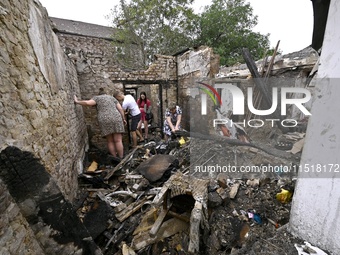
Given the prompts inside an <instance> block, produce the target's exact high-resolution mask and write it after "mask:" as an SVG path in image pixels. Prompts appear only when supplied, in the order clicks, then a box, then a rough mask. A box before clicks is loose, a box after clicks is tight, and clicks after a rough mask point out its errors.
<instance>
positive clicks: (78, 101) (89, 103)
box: [74, 95, 97, 106]
mask: <svg viewBox="0 0 340 255" xmlns="http://www.w3.org/2000/svg"><path fill="white" fill-rule="evenodd" d="M74 102H75V103H76V104H80V105H86V106H94V105H96V104H97V103H96V101H94V100H93V99H90V100H78V98H77V96H76V95H75V96H74Z"/></svg>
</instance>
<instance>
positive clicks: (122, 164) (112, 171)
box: [104, 146, 141, 180]
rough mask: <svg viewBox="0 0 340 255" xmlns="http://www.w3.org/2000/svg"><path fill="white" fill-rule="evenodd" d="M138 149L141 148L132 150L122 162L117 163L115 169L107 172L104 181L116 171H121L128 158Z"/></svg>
mask: <svg viewBox="0 0 340 255" xmlns="http://www.w3.org/2000/svg"><path fill="white" fill-rule="evenodd" d="M139 148H141V147H138V146H137V147H136V148H134V149H133V150H132V151H131V152H130V153H129V154H128V155H126V156H125V158H124V159H123V160H122V161H120V162H119V164H118V165H117V166H116V167H115V168H113V169H110V170H108V171H107V175H106V176H105V178H104V180H108V179H110V178H111V177H112V175H113V174H114V173H115V172H116V171H118V170H119V169H121V168H122V167H123V166H124V165H125V163H126V162H127V161H129V160H130V158H131V157H132V156H133V154H134V153H135V152H136V150H137V149H139Z"/></svg>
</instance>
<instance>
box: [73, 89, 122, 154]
mask: <svg viewBox="0 0 340 255" xmlns="http://www.w3.org/2000/svg"><path fill="white" fill-rule="evenodd" d="M74 102H75V103H76V104H80V105H83V106H96V109H97V119H98V123H99V127H100V131H101V135H102V136H103V137H106V140H107V147H108V150H109V153H110V154H111V155H112V156H114V157H117V156H118V157H119V158H120V159H122V158H123V155H124V147H123V141H122V138H123V133H124V132H125V128H124V125H126V120H125V114H124V110H123V108H122V106H121V105H120V103H119V102H118V101H117V99H115V98H114V97H113V96H110V95H107V94H106V93H105V91H104V89H103V88H100V89H99V95H98V96H94V97H93V98H91V99H90V100H78V98H77V96H76V95H75V96H74Z"/></svg>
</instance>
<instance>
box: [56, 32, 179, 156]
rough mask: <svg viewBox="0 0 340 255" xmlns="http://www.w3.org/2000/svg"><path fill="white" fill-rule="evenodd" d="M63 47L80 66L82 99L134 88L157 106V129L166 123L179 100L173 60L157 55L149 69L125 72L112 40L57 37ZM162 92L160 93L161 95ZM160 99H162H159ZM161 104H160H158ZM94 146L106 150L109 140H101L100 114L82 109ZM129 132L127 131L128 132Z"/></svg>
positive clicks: (79, 77) (154, 110) (126, 137)
mask: <svg viewBox="0 0 340 255" xmlns="http://www.w3.org/2000/svg"><path fill="white" fill-rule="evenodd" d="M56 34H57V36H58V38H59V41H60V44H61V47H62V48H63V49H64V51H66V52H69V57H70V59H72V61H73V62H74V63H75V64H76V66H77V72H78V79H79V86H80V97H81V98H82V99H90V98H91V97H93V96H94V95H97V94H98V91H99V88H101V87H103V88H105V89H106V91H108V93H113V92H114V91H115V90H117V89H118V90H123V88H124V87H125V88H134V89H136V91H137V97H136V99H137V98H138V96H139V93H140V92H141V91H146V92H150V93H152V94H150V95H148V97H149V98H150V100H151V101H152V104H153V106H154V109H153V112H154V115H155V125H158V124H160V123H163V118H162V117H163V115H164V112H165V109H166V107H167V105H168V102H170V101H177V100H178V89H177V86H178V84H177V63H176V57H174V56H163V55H156V56H155V61H154V63H153V64H152V65H150V66H149V67H147V68H146V69H141V70H129V71H128V70H123V69H122V68H121V67H120V65H119V64H118V63H116V61H115V57H114V54H115V52H114V51H115V48H114V46H113V44H112V41H111V40H107V39H105V38H93V37H86V36H82V35H75V34H72V35H71V34H67V33H63V32H61V31H59V32H57V33H56ZM160 90H161V93H160ZM160 95H162V96H161V98H160ZM158 101H159V102H158ZM82 108H83V110H84V114H85V119H86V124H87V126H88V128H89V130H90V134H91V142H92V143H93V144H94V145H96V146H97V147H99V148H101V149H103V150H107V145H106V140H105V138H102V137H101V136H100V130H99V125H98V122H97V113H96V110H95V108H94V107H82ZM126 131H127V130H126ZM128 135H129V134H128V133H127V132H126V133H125V135H124V148H125V149H128V144H127V143H128Z"/></svg>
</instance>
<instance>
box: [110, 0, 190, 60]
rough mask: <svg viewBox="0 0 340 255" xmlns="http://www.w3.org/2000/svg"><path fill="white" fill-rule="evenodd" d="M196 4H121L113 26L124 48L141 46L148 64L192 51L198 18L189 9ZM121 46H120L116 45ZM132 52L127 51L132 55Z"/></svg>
mask: <svg viewBox="0 0 340 255" xmlns="http://www.w3.org/2000/svg"><path fill="white" fill-rule="evenodd" d="M192 1H193V0H131V1H130V2H129V3H125V2H124V0H121V2H120V5H119V6H116V7H115V9H114V13H113V26H114V28H117V29H118V31H119V32H117V33H116V34H115V35H114V39H115V40H116V41H118V42H119V41H120V42H124V44H123V45H119V46H120V47H130V46H129V44H132V45H135V46H136V45H138V48H143V49H144V53H145V58H144V60H145V64H148V63H150V62H151V61H152V60H153V56H154V55H155V54H164V55H172V54H174V53H176V52H177V51H179V50H182V49H183V47H190V46H191V44H192V42H193V38H194V37H195V35H196V34H197V33H195V29H196V27H197V26H196V25H195V20H196V19H197V18H196V15H195V14H194V12H193V9H192V8H190V7H189V5H190V4H191V3H192ZM116 44H117V42H116ZM129 51H131V50H126V49H125V50H123V52H125V53H126V52H129Z"/></svg>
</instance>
